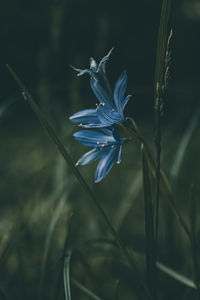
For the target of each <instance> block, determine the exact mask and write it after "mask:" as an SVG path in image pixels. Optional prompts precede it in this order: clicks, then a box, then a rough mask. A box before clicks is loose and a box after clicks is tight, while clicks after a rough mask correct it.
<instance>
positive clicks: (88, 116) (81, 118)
mask: <svg viewBox="0 0 200 300" xmlns="http://www.w3.org/2000/svg"><path fill="white" fill-rule="evenodd" d="M69 119H70V120H71V121H72V122H74V123H76V124H80V125H86V126H87V125H88V126H89V127H92V126H90V125H92V124H93V125H94V126H95V125H97V126H96V127H98V125H99V126H100V125H101V122H100V120H99V118H98V112H97V110H96V109H85V110H81V111H79V112H77V113H75V114H73V115H72V116H71V117H70V118H69Z"/></svg>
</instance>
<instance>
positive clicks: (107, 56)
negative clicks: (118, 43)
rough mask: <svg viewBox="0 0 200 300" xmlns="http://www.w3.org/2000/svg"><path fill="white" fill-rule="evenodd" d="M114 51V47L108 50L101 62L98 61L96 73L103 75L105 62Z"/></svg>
mask: <svg viewBox="0 0 200 300" xmlns="http://www.w3.org/2000/svg"><path fill="white" fill-rule="evenodd" d="M113 50H114V47H113V48H112V49H110V51H109V52H108V54H107V55H106V56H104V57H103V58H102V60H101V61H100V63H99V65H98V71H99V72H101V71H102V72H104V73H105V64H106V62H107V60H108V59H109V57H110V54H111V53H112V51H113Z"/></svg>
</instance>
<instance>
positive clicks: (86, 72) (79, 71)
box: [71, 66, 93, 76]
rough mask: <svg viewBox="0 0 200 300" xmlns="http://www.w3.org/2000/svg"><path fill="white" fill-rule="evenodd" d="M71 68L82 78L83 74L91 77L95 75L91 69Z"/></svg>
mask: <svg viewBox="0 0 200 300" xmlns="http://www.w3.org/2000/svg"><path fill="white" fill-rule="evenodd" d="M71 67H72V69H73V70H74V71H76V72H78V74H77V76H82V75H83V74H89V75H90V76H92V75H93V71H92V70H90V69H78V68H75V67H74V66H71Z"/></svg>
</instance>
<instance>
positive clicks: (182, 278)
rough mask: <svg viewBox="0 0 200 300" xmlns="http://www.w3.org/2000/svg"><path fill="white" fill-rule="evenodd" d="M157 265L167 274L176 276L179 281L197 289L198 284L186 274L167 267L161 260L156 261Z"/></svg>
mask: <svg viewBox="0 0 200 300" xmlns="http://www.w3.org/2000/svg"><path fill="white" fill-rule="evenodd" d="M156 266H157V267H158V268H159V269H160V270H161V271H163V272H164V273H165V274H167V275H169V276H170V277H172V278H174V279H175V280H177V281H179V282H180V283H182V284H184V285H186V286H188V287H190V288H193V289H196V288H197V286H196V284H195V283H194V281H192V280H191V279H189V278H187V277H185V276H184V275H182V274H180V273H178V272H176V271H174V270H173V269H171V268H169V267H166V266H165V265H164V264H162V263H160V262H157V263H156Z"/></svg>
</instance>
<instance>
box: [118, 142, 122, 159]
mask: <svg viewBox="0 0 200 300" xmlns="http://www.w3.org/2000/svg"><path fill="white" fill-rule="evenodd" d="M121 154H122V145H120V147H119V153H118V159H117V164H120V162H121Z"/></svg>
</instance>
